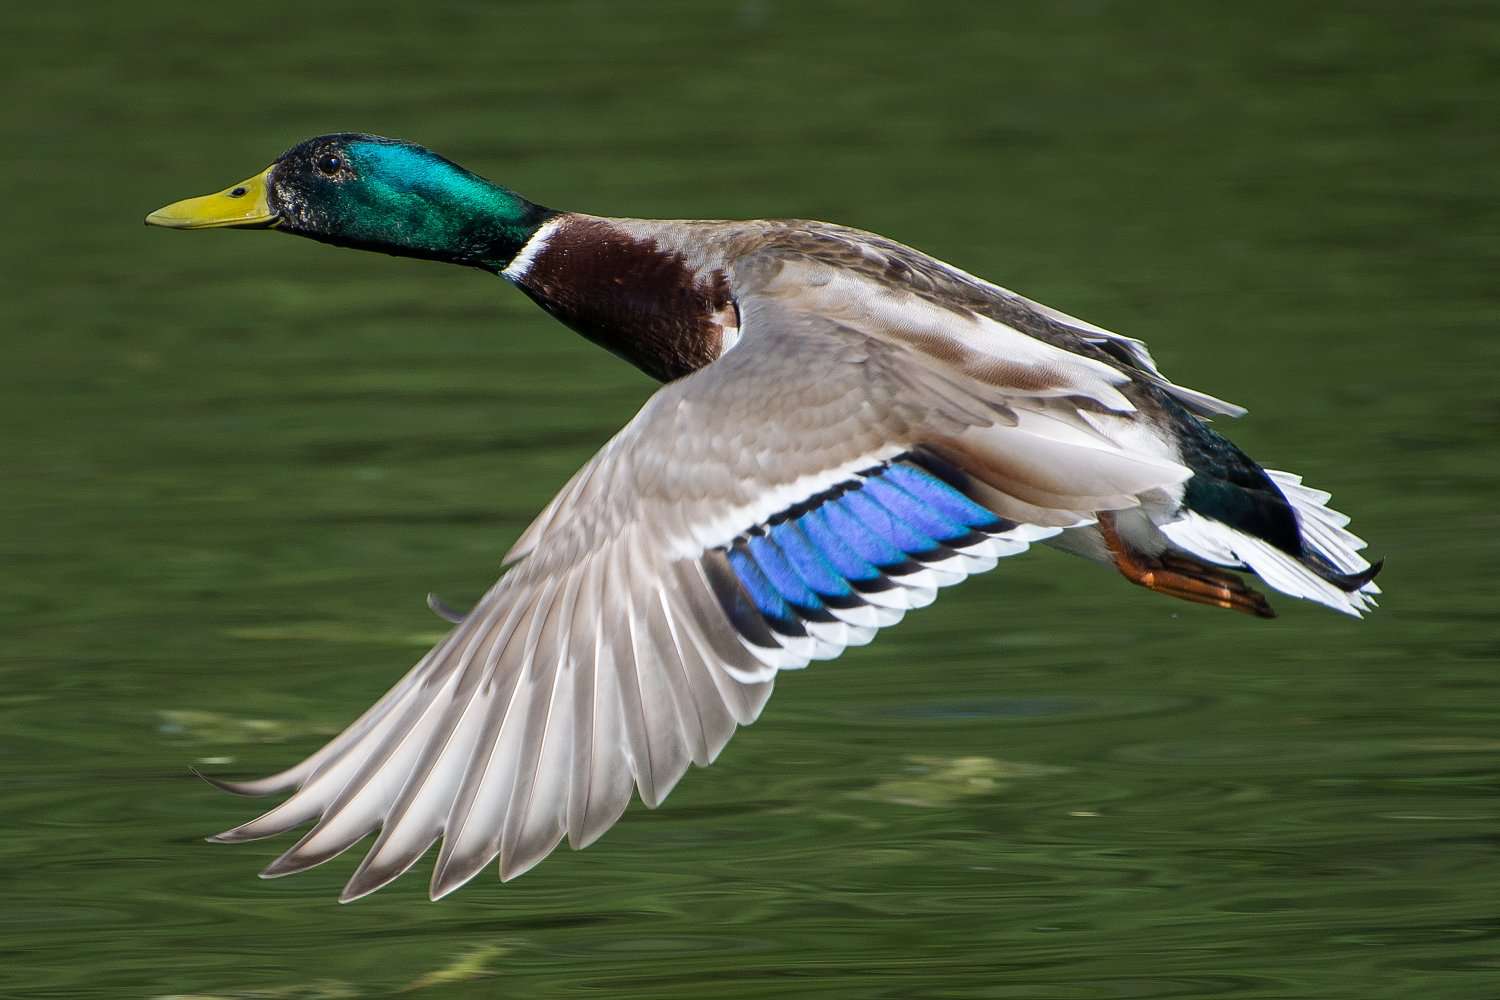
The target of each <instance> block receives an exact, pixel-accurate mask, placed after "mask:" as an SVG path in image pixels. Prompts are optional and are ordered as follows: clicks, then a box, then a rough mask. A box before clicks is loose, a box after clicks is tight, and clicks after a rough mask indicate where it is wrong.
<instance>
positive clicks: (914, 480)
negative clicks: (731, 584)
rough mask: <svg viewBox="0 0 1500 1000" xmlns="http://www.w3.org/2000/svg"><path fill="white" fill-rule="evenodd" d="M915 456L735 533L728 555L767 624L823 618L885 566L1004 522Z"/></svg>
mask: <svg viewBox="0 0 1500 1000" xmlns="http://www.w3.org/2000/svg"><path fill="white" fill-rule="evenodd" d="M919 463H920V460H919V459H918V458H917V457H915V456H911V455H903V456H901V457H899V458H897V459H894V460H892V461H891V462H890V463H888V464H886V465H882V466H879V467H877V468H874V469H871V470H869V471H867V472H864V473H861V474H860V475H858V476H856V477H854V478H853V479H851V480H849V481H848V482H846V483H843V484H841V485H840V486H839V487H838V488H837V489H834V490H830V491H828V492H827V493H825V494H821V495H820V496H819V497H816V498H813V499H811V500H808V501H804V502H803V503H800V504H797V505H796V506H794V507H791V508H788V509H787V510H786V511H783V512H781V513H780V514H778V515H776V516H774V517H772V518H770V519H769V520H768V522H767V523H766V524H764V525H760V526H757V527H756V528H753V529H751V530H750V531H747V532H746V533H745V534H744V535H742V536H740V538H739V539H738V540H737V541H735V542H734V543H733V544H732V545H730V546H729V547H728V548H727V551H726V555H727V557H728V562H729V566H730V568H731V570H732V571H733V573H734V576H735V578H736V579H737V580H738V582H739V584H740V587H741V588H742V590H743V594H744V596H745V597H746V598H748V599H749V601H750V603H751V604H753V605H754V606H755V608H756V609H757V610H758V611H759V612H760V614H761V615H762V616H764V617H765V618H766V619H767V621H769V622H771V623H772V624H773V625H775V624H791V623H793V622H795V621H797V620H799V619H818V618H824V617H826V614H827V612H826V608H827V607H830V606H831V607H840V606H847V605H848V604H849V603H851V602H855V603H857V602H858V599H859V593H860V590H861V588H862V587H863V588H864V589H865V591H866V592H869V586H870V585H871V584H873V583H881V582H883V583H884V584H885V585H887V586H889V585H890V583H889V581H888V580H886V579H885V575H886V574H887V573H893V574H895V573H902V572H908V571H910V570H911V569H913V568H914V564H919V563H920V562H921V561H922V560H923V559H924V558H929V559H930V558H943V557H946V556H949V555H951V554H952V551H953V547H959V548H962V547H963V546H965V545H968V544H971V543H972V542H974V541H976V540H977V539H978V538H980V537H982V533H984V532H992V531H1004V530H1007V529H1008V528H1010V527H1012V525H1010V524H1009V522H1007V521H1005V520H1003V519H1002V518H1000V517H998V516H996V515H995V514H994V513H993V512H991V511H990V510H988V509H986V508H985V507H984V506H982V505H981V504H979V503H976V502H975V501H974V500H973V499H971V498H970V497H969V496H968V495H966V494H965V493H964V492H963V491H962V490H961V489H959V488H957V487H956V486H954V485H953V484H952V483H950V482H947V481H945V479H944V478H943V477H941V476H939V475H938V474H936V473H935V472H934V471H932V470H931V469H929V468H926V467H924V465H923V464H919Z"/></svg>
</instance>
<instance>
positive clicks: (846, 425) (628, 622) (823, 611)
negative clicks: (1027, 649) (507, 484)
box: [214, 254, 1188, 900]
mask: <svg viewBox="0 0 1500 1000" xmlns="http://www.w3.org/2000/svg"><path fill="white" fill-rule="evenodd" d="M735 279H736V284H737V288H738V305H739V309H740V311H741V332H742V336H741V338H740V340H739V342H738V343H737V344H736V345H735V346H734V347H733V348H732V349H731V350H729V351H727V352H726V353H725V354H724V355H723V356H722V357H721V358H719V359H718V360H717V361H715V362H713V363H712V364H710V365H708V366H707V367H705V368H703V369H701V370H700V371H698V372H696V373H694V374H692V375H689V376H687V377H685V378H683V379H681V380H679V381H677V382H673V383H671V384H668V385H666V386H664V387H662V388H661V389H660V390H659V391H658V392H657V393H656V394H655V395H654V396H653V397H652V398H651V399H650V400H649V401H648V402H647V403H646V405H645V406H644V407H643V408H642V410H641V411H640V413H639V414H637V416H636V417H635V418H634V419H633V420H632V421H631V422H630V423H629V424H628V425H627V426H626V427H625V428H624V429H623V430H622V431H620V433H619V434H617V435H616V436H615V437H614V438H613V439H612V440H611V441H610V442H609V443H608V444H606V445H605V446H604V448H603V449H602V450H601V451H600V452H599V453H598V454H597V455H596V456H595V457H594V458H593V459H592V460H591V461H590V462H589V463H588V464H587V465H586V466H585V467H584V468H583V469H581V470H580V471H579V472H578V473H577V474H576V475H575V476H574V478H573V479H572V480H571V481H570V482H569V483H568V484H567V486H566V487H564V489H563V490H562V491H561V492H560V493H559V494H558V496H557V497H556V498H555V499H554V500H553V501H552V502H551V504H550V505H549V506H548V507H547V508H546V509H545V510H544V511H543V512H542V514H541V515H540V516H539V517H538V518H537V520H536V521H535V523H533V524H532V525H531V527H530V528H528V529H527V530H526V532H525V533H524V534H523V535H522V536H521V538H520V539H519V541H518V542H517V543H516V546H515V547H514V549H513V550H512V551H511V553H510V554H509V556H508V557H507V560H508V562H509V563H510V564H511V568H510V569H509V570H508V571H507V572H506V573H505V574H504V575H503V576H502V577H501V579H500V580H499V581H498V582H497V583H496V584H495V585H494V586H493V587H492V588H491V589H490V590H489V592H488V593H486V594H485V595H484V597H483V598H481V600H480V601H479V602H478V604H477V605H476V607H475V608H474V609H473V611H472V612H470V613H469V614H468V615H467V616H465V617H464V618H463V619H462V621H461V622H459V623H458V624H457V625H456V626H455V627H454V628H453V630H452V631H451V632H450V633H449V634H448V635H447V636H446V637H445V638H444V639H443V640H442V641H441V642H440V643H439V644H438V645H437V646H436V647H435V648H433V649H432V650H431V651H430V652H429V653H428V654H427V655H426V656H424V657H423V658H422V660H421V661H420V662H419V663H418V664H417V665H416V666H415V667H414V668H412V670H411V671H410V672H409V673H408V674H407V675H406V677H404V678H403V679H402V680H401V681H400V682H399V683H398V684H397V685H396V686H395V687H393V688H392V689H391V690H390V691H389V692H388V693H387V694H386V695H384V696H383V697H382V698H381V699H380V700H379V701H378V702H377V703H376V704H375V705H374V706H373V707H372V708H371V709H370V710H369V711H368V712H366V713H365V714H364V715H363V716H362V717H361V718H360V719H359V720H357V721H356V722H355V723H354V724H353V725H351V726H350V727H349V728H348V729H347V730H345V731H344V732H343V733H342V734H340V735H339V736H337V737H335V738H334V739H333V740H332V741H330V742H329V743H328V744H327V745H326V746H324V747H323V748H322V749H321V750H319V751H317V752H316V753H314V754H313V755H312V756H311V757H309V758H307V759H306V760H305V761H303V762H302V763H300V764H298V765H297V766H295V767H293V768H291V769H289V770H287V771H284V772H282V773H280V774H278V775H274V776H272V777H270V778H266V779H263V780H260V781H253V782H246V783H240V784H231V783H223V782H219V783H218V784H220V785H221V786H222V787H225V788H227V789H228V790H230V791H235V792H239V793H242V794H267V793H272V792H281V791H288V790H291V791H292V794H291V795H290V797H288V798H287V799H286V800H285V801H284V802H282V803H281V804H280V805H278V806H277V807H275V808H273V809H271V810H270V811H269V812H267V813H265V814H264V815H262V816H260V817H259V818H257V819H254V820H252V821H250V822H248V823H246V824H244V825H242V826H239V827H236V828H235V829H233V830H230V831H228V832H226V833H224V834H220V835H219V836H218V837H217V838H214V839H217V840H220V841H241V840H251V839H256V838H260V837H266V836H270V835H274V834H277V833H281V832H284V831H287V830H290V829H292V828H294V827H297V826H300V825H302V824H305V823H308V822H312V823H313V824H314V825H313V826H312V828H311V830H310V831H308V832H307V834H306V835H305V836H303V837H302V838H301V840H299V841H298V842H297V843H296V844H295V845H294V846H293V847H292V848H290V849H289V850H288V851H286V852H285V853H284V854H283V855H281V856H280V857H279V858H278V859H276V860H275V861H274V862H272V864H271V865H270V866H269V867H268V868H267V869H266V870H265V872H264V873H263V874H264V875H265V876H267V877H272V876H278V875H285V874H290V873H292V872H297V871H301V870H304V869H306V868H310V867H312V866H314V865H317V864H320V863H322V862H324V861H326V860H328V859H330V858H332V857H335V856H336V855H338V854H340V853H342V852H343V851H345V850H347V849H348V848H349V847H351V846H353V845H354V844H355V843H357V842H359V841H360V840H361V839H363V838H365V837H366V836H368V835H369V834H371V833H376V832H377V831H378V835H377V837H376V839H375V842H374V845H373V847H372V848H371V849H370V851H369V852H368V854H367V855H366V856H365V858H364V860H363V861H362V862H361V864H360V865H359V867H358V869H357V870H356V871H355V873H354V875H353V877H352V878H351V879H350V881H349V883H348V885H347V887H346V888H345V890H344V893H343V896H342V898H343V899H345V900H348V899H353V898H357V897H359V896H362V895H364V894H366V893H369V892H372V891H374V890H375V889H378V888H380V887H381V886H383V885H385V884H387V883H388V882H390V881H391V880H393V879H395V878H396V877H397V876H399V875H400V874H402V873H403V872H404V871H406V870H407V869H408V868H410V867H411V866H412V865H413V864H414V863H415V862H416V861H417V860H418V859H419V858H420V857H421V856H422V855H423V854H425V853H426V852H427V851H428V849H429V848H431V846H432V845H433V844H434V843H437V842H438V841H440V840H441V848H440V850H439V855H438V860H437V864H436V867H435V869H434V872H433V876H432V883H431V895H432V897H433V898H438V897H441V896H443V895H445V894H447V893H448V892H451V891H452V890H454V889H456V888H457V887H458V886H460V885H462V884H463V883H464V882H466V881H468V880H469V879H470V878H472V877H473V876H474V875H476V874H477V873H478V872H479V871H480V870H481V869H482V868H484V867H485V866H486V865H488V864H489V863H490V862H491V861H493V860H494V859H496V858H497V857H498V858H499V867H500V874H501V877H502V878H503V879H509V878H512V877H514V876H516V875H518V874H520V873H521V872H524V871H526V870H527V869H528V868H530V867H531V866H532V865H534V864H536V863H537V862H539V861H540V860H541V859H542V858H544V857H545V856H546V855H547V854H548V853H550V852H551V851H552V850H553V848H554V847H556V846H557V844H558V843H559V842H560V841H561V840H562V838H563V837H564V836H566V837H568V839H569V841H570V843H571V844H572V845H573V846H574V847H575V848H580V847H583V846H586V845H588V844H589V843H591V842H593V841H594V840H596V839H597V838H598V837H599V836H600V835H602V834H603V833H604V831H605V830H607V829H608V828H609V827H610V826H611V825H612V824H613V823H614V822H615V821H616V820H617V819H618V818H619V817H620V815H621V814H622V813H623V812H624V810H625V808H626V806H627V805H628V803H629V800H630V797H631V792H632V789H634V790H635V791H637V792H638V793H639V795H640V798H641V800H642V801H643V802H645V803H646V805H647V806H651V807H654V806H656V805H657V804H658V803H660V802H661V801H662V799H663V798H665V797H666V795H667V794H668V792H669V791H671V789H672V787H673V786H674V785H675V784H676V783H677V781H678V780H679V779H680V778H681V777H682V775H683V773H684V772H685V771H686V769H687V767H688V765H689V764H690V763H694V764H698V765H706V764H708V763H710V762H711V761H712V760H713V759H714V758H715V757H716V756H717V754H718V753H719V751H720V750H721V749H722V748H723V746H724V745H725V743H726V741H727V740H728V739H729V737H730V736H731V735H732V734H733V732H734V730H735V729H736V727H737V726H739V725H744V724H748V723H750V722H752V721H754V720H755V718H756V717H757V716H758V714H759V713H760V711H761V709H762V707H763V706H764V705H765V703H766V700H767V698H768V697H769V696H770V693H771V688H772V684H773V682H774V678H775V675H776V674H777V673H778V672H779V671H781V670H784V669H793V668H798V667H803V666H806V665H807V664H808V663H809V662H810V661H812V660H817V659H828V658H832V657H834V656H837V655H838V654H839V653H840V652H842V651H843V650H844V649H845V648H847V647H848V646H852V645H859V644H862V643H865V642H869V641H870V639H871V638H872V637H873V636H874V635H875V633H876V631H877V630H878V629H880V628H882V627H885V626H887V625H891V624H894V623H895V622H896V621H898V620H900V618H901V617H902V616H903V615H904V614H905V612H906V611H908V610H910V609H912V608H915V607H920V606H922V605H925V604H927V603H929V602H931V601H932V599H933V597H934V595H935V593H936V591H937V590H938V589H939V588H941V587H943V586H947V585H949V584H953V583H957V582H959V581H960V580H962V579H964V578H965V577H967V576H969V575H971V574H973V573H977V572H982V571H985V570H987V569H989V568H991V567H993V566H994V565H995V561H996V560H997V559H998V558H1000V557H1003V556H1007V555H1012V554H1015V553H1018V552H1021V551H1024V550H1025V549H1026V548H1027V546H1028V545H1029V544H1030V543H1031V542H1032V541H1036V540H1038V539H1041V538H1046V537H1049V536H1051V535H1053V534H1056V533H1057V532H1058V531H1059V530H1061V529H1062V528H1064V527H1068V526H1073V525H1077V524H1082V523H1087V522H1088V521H1090V520H1092V518H1093V517H1094V515H1095V512H1097V511H1099V510H1109V509H1117V508H1121V507H1126V506H1133V505H1134V504H1135V503H1136V502H1137V500H1136V497H1137V496H1138V495H1139V494H1140V493H1141V492H1143V491H1149V490H1151V489H1155V488H1160V487H1164V486H1169V485H1172V484H1175V483H1178V482H1181V481H1182V480H1183V479H1184V478H1186V476H1187V475H1188V473H1187V470H1186V469H1183V468H1182V467H1181V466H1178V465H1176V464H1174V463H1171V462H1169V461H1165V460H1161V459H1159V458H1157V457H1153V456H1149V455H1136V454H1132V453H1130V452H1128V451H1126V450H1124V449H1122V448H1121V447H1119V446H1118V445H1116V444H1114V443H1112V442H1111V441H1110V440H1108V439H1106V438H1104V437H1102V436H1099V435H1097V434H1092V433H1091V432H1090V431H1089V430H1088V427H1089V424H1088V422H1087V421H1086V420H1083V419H1080V417H1079V408H1080V407H1085V408H1090V409H1094V410H1097V409H1100V408H1103V409H1106V410H1110V411H1120V412H1125V411H1128V409H1129V408H1130V407H1131V404H1130V403H1129V401H1128V400H1126V399H1125V397H1124V396H1122V395H1121V394H1120V393H1119V391H1118V386H1119V384H1120V382H1121V380H1122V379H1123V376H1121V375H1120V374H1119V373H1118V372H1116V371H1114V370H1113V369H1111V368H1110V367H1109V366H1107V365H1103V364H1100V363H1098V362H1095V361H1090V360H1089V359H1084V358H1075V357H1073V356H1071V355H1068V354H1067V352H1064V351H1061V350H1058V349H1056V348H1054V347H1050V346H1048V345H1045V344H1041V343H1038V342H1034V341H1031V342H1027V343H1023V342H1022V341H1023V340H1025V338H1021V339H1020V340H1016V341H1015V342H1014V343H1010V344H1008V345H1006V346H1007V348H1008V350H1009V353H1008V354H1007V353H1006V352H1005V351H1000V350H998V349H997V350H995V351H990V350H988V349H985V350H976V349H972V348H963V347H962V346H961V344H959V343H958V341H956V340H955V339H954V338H953V337H952V336H948V335H945V334H944V333H943V331H942V330H941V329H940V327H941V326H942V324H943V323H944V322H948V323H952V322H957V319H956V318H950V319H944V318H943V317H942V316H941V315H940V313H941V310H937V311H936V312H932V313H931V314H928V313H922V312H920V311H918V312H913V311H912V310H911V309H909V308H908V309H904V310H903V309H902V308H900V303H898V302H895V301H894V300H891V301H887V299H886V298H884V297H882V294H877V293H878V289H875V288H873V287H871V288H866V289H863V290H861V289H859V288H857V287H854V286H849V285H847V284H846V283H844V282H843V281H842V279H840V278H839V277H838V269H837V268H831V267H829V266H828V265H826V264H819V263H816V262H809V261H806V260H802V259H797V258H788V257H785V256H784V255H777V254H761V255H752V256H751V257H750V258H747V259H746V260H743V261H741V262H740V264H739V265H737V266H736V270H735ZM861 280H863V279H861ZM861 295H863V297H864V299H865V302H864V305H861V304H860V302H859V301H858V300H859V299H860V297H861ZM907 305H908V306H910V303H907ZM914 317H915V318H914ZM1017 336H1018V337H1019V336H1020V335H1017Z"/></svg>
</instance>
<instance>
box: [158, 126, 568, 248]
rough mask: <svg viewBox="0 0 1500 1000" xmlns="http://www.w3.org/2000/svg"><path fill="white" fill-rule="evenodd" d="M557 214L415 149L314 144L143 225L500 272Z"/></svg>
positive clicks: (346, 136) (360, 137) (331, 138)
mask: <svg viewBox="0 0 1500 1000" xmlns="http://www.w3.org/2000/svg"><path fill="white" fill-rule="evenodd" d="M555 214H556V213H554V212H552V211H550V210H549V209H545V208H542V207H541V206H539V205H535V204H533V203H531V202H529V201H527V200H526V199H525V198H522V197H521V196H520V195H518V194H516V193H515V192H514V191H511V190H509V189H507V188H504V187H502V186H500V185H499V184H495V183H492V182H490V181H487V180H485V179H484V178H483V177H480V176H478V175H477V174H474V173H471V172H470V171H468V170H465V169H464V168H463V167H460V166H459V165H458V164H456V163H453V162H451V161H449V160H446V159H444V158H443V157H441V156H439V155H438V154H437V153H434V152H433V151H432V150H430V149H427V148H425V147H423V146H419V145H416V144H415V143H409V142H402V141H399V140H395V139H386V138H382V137H380V136H375V135H366V134H363V133H357V132H340V133H334V134H331V135H321V136H318V137H316V138H313V139H308V140H307V141H305V142H302V143H299V144H297V145H296V146H293V147H292V148H291V149H289V150H287V151H286V152H285V153H283V154H282V155H281V156H280V157H278V158H277V159H276V162H274V163H272V164H271V165H270V166H269V167H267V168H266V169H265V170H262V171H261V172H260V173H258V174H256V175H255V176H253V177H250V178H247V179H246V180H243V181H240V182H239V183H238V184H235V185H232V186H231V187H228V188H225V189H224V190H222V191H219V192H216V193H214V194H208V195H203V196H201V197H198V198H188V199H185V200H183V201H178V202H173V203H172V204H170V205H167V206H165V207H164V208H159V209H157V210H156V211H155V212H152V213H151V214H150V215H148V216H146V224H147V225H150V226H164V227H166V228H169V229H225V228H237V229H275V230H277V231H278V232H283V233H292V234H294V235H297V236H306V237H309V238H311V239H315V240H319V241H320V242H323V243H332V244H335V245H337V246H348V247H356V248H359V249H363V250H375V251H379V252H381V253H388V254H394V255H396V256H401V257H422V258H426V259H429V260H442V261H448V262H451V263H455V264H467V265H471V266H475V267H482V268H485V269H486V270H493V271H498V270H501V269H503V268H504V267H505V266H506V264H508V263H509V262H510V260H511V259H512V258H514V257H515V255H516V253H517V252H519V251H520V249H521V247H522V246H524V245H525V243H526V241H527V240H528V239H530V238H531V235H532V234H533V233H535V232H536V230H537V229H538V228H540V226H541V225H542V223H543V222H545V221H546V220H547V219H548V218H550V217H551V216H553V215H555Z"/></svg>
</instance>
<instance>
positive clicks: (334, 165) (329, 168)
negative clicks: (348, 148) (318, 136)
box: [318, 153, 344, 175]
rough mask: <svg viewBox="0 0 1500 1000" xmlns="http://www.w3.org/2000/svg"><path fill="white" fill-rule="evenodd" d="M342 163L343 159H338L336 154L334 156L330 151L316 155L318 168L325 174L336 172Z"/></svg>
mask: <svg viewBox="0 0 1500 1000" xmlns="http://www.w3.org/2000/svg"><path fill="white" fill-rule="evenodd" d="M343 165H344V161H343V160H341V159H339V158H338V157H337V156H334V155H333V154H332V153H324V154H323V155H322V156H320V157H318V169H319V170H321V171H322V172H323V173H325V174H329V175H333V174H336V173H338V172H339V168H340V167H342V166H343Z"/></svg>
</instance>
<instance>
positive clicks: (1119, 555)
mask: <svg viewBox="0 0 1500 1000" xmlns="http://www.w3.org/2000/svg"><path fill="white" fill-rule="evenodd" d="M1099 534H1100V535H1101V536H1103V538H1104V544H1105V546H1106V547H1108V549H1109V553H1110V555H1111V556H1112V557H1113V558H1114V561H1115V568H1116V569H1118V570H1119V571H1120V575H1121V576H1123V577H1125V579H1127V580H1129V581H1130V582H1131V583H1135V584H1139V585H1140V586H1142V587H1145V588H1146V589H1147V590H1154V591H1156V592H1157V593H1159V594H1166V595H1167V596H1169V597H1176V598H1179V599H1181V600H1184V601H1192V602H1193V603H1194V604H1212V605H1213V606H1214V607H1218V608H1228V609H1229V610H1231V611H1238V612H1240V613H1242V614H1247V615H1254V616H1255V617H1257V618H1275V617H1276V612H1275V611H1274V610H1272V608H1271V605H1270V603H1269V602H1268V601H1267V600H1266V598H1265V595H1264V594H1262V593H1260V592H1259V591H1257V590H1252V589H1251V588H1250V587H1249V586H1247V585H1246V584H1245V581H1244V580H1242V579H1240V578H1239V577H1238V576H1236V575H1235V574H1233V573H1230V572H1228V571H1226V570H1222V569H1219V568H1218V567H1217V566H1209V565H1207V564H1206V563H1201V562H1199V561H1198V560H1196V559H1192V558H1189V557H1187V556H1181V555H1164V556H1148V555H1144V554H1142V553H1140V552H1133V551H1131V549H1130V548H1129V546H1127V545H1126V544H1125V542H1124V540H1123V539H1121V538H1120V533H1119V532H1118V531H1117V530H1116V529H1115V519H1114V515H1113V514H1110V513H1107V512H1106V513H1101V514H1100V515H1099Z"/></svg>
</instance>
